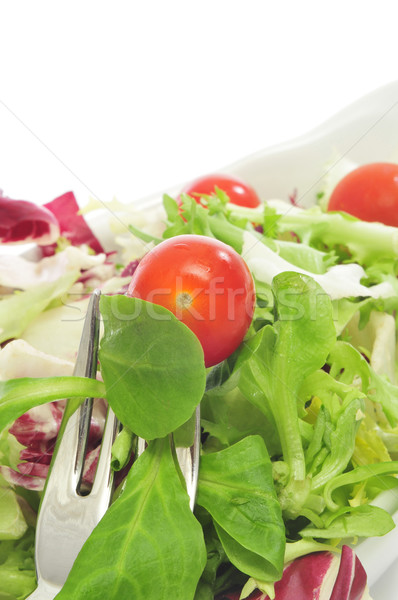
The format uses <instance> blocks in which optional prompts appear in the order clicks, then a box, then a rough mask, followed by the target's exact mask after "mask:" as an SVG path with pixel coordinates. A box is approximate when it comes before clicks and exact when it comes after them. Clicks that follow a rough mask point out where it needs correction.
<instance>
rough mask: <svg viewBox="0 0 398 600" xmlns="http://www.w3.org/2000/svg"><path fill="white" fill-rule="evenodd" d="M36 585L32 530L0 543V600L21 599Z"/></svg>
mask: <svg viewBox="0 0 398 600" xmlns="http://www.w3.org/2000/svg"><path fill="white" fill-rule="evenodd" d="M35 587H36V571H35V565H34V530H33V529H32V528H29V529H28V530H27V532H26V533H25V535H24V536H23V537H22V538H21V539H18V540H15V541H8V542H2V543H1V544H0V600H15V599H16V600H23V598H26V596H27V595H28V594H30V593H31V592H33V590H34V589H35Z"/></svg>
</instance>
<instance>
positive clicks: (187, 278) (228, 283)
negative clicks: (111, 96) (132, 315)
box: [127, 235, 255, 367]
mask: <svg viewBox="0 0 398 600" xmlns="http://www.w3.org/2000/svg"><path fill="white" fill-rule="evenodd" d="M127 295H128V296H132V297H136V298H141V299H143V300H147V301H149V302H152V303H154V304H158V305H161V306H164V307H165V308H168V309H169V310H170V311H171V312H172V313H174V315H175V316H176V317H177V318H178V319H179V320H180V321H182V322H183V323H185V325H187V326H188V327H189V328H190V329H191V330H192V331H193V332H194V333H195V335H196V336H197V337H198V339H199V341H200V343H201V345H202V348H203V351H204V358H205V365H206V367H210V366H213V365H215V364H217V363H219V362H221V361H222V360H224V359H225V358H227V357H228V356H229V355H230V354H231V353H232V352H233V351H234V350H236V348H237V347H238V346H239V344H240V343H241V342H242V340H243V338H244V335H245V333H246V332H247V330H248V328H249V326H250V323H251V320H252V316H253V310H254V301H255V292H254V284H253V279H252V276H251V274H250V271H249V269H248V267H247V265H246V263H245V262H244V260H243V259H242V258H241V256H240V255H239V254H238V253H237V252H235V250H233V249H232V248H231V247H230V246H227V245H226V244H224V243H223V242H220V241H218V240H215V239H213V238H208V237H205V236H201V235H180V236H176V237H173V238H170V239H168V240H165V241H164V242H161V243H160V244H158V245H157V246H155V248H153V249H152V250H151V251H150V252H148V254H146V255H145V256H144V258H143V259H142V260H141V262H140V263H139V265H138V267H137V269H136V270H135V272H134V274H133V277H132V280H131V282H130V285H129V288H128V291H127Z"/></svg>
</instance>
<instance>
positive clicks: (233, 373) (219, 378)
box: [0, 164, 398, 600]
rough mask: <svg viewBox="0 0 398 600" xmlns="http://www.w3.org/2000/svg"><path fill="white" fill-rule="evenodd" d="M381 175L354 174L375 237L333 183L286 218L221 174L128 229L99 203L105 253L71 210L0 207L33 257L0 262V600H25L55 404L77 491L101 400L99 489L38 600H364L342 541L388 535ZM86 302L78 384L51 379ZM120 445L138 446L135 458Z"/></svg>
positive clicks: (391, 467) (64, 203)
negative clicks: (111, 479) (101, 499)
mask: <svg viewBox="0 0 398 600" xmlns="http://www.w3.org/2000/svg"><path fill="white" fill-rule="evenodd" d="M390 167H391V165H390ZM390 167H388V168H387V167H386V166H385V165H383V164H379V165H378V166H375V165H372V167H371V168H372V169H373V172H374V170H376V171H377V177H378V179H377V190H376V191H374V192H373V195H372V196H371V197H370V198H369V199H368V200H367V202H368V203H370V205H371V206H372V208H374V204H375V203H376V204H377V205H378V206H379V207H380V211H379V213H378V214H380V215H382V218H383V221H384V222H383V223H380V222H373V221H372V219H373V213H372V214H371V215H370V216H369V215H366V214H358V215H357V216H355V215H356V208H357V207H356V205H359V206H362V204H363V202H359V201H356V202H351V204H350V198H352V197H353V192H352V188H351V187H350V186H351V185H352V181H351V180H352V174H349V175H348V176H347V177H349V179H348V180H347V179H346V180H345V181H346V183H344V180H343V181H342V182H340V183H339V185H338V186H337V188H336V194H337V192H338V194H339V196H337V195H336V194H334V195H333V194H332V195H331V197H330V194H329V193H328V192H327V191H325V194H323V195H322V196H320V197H319V198H318V199H317V200H318V202H317V204H316V206H314V207H313V208H310V209H305V210H304V209H302V208H300V207H299V206H298V203H297V201H296V198H295V197H292V198H290V200H289V199H288V200H287V201H286V200H285V201H277V200H268V201H260V199H259V198H258V197H257V194H256V192H255V191H254V190H253V189H252V188H251V187H250V186H248V185H246V184H245V183H244V182H241V181H239V180H236V179H235V178H230V177H227V176H214V177H213V176H212V177H208V178H204V179H201V180H198V181H196V182H193V183H192V184H191V185H190V186H188V187H187V188H185V189H184V190H183V191H182V192H181V194H180V195H179V196H178V197H177V198H173V197H171V196H169V195H165V196H164V198H163V205H162V206H159V207H157V208H155V209H152V210H148V211H145V212H139V211H136V210H135V209H134V208H133V207H129V206H126V205H123V204H119V203H118V202H117V201H113V202H111V203H109V206H108V209H109V219H108V216H107V217H106V218H107V220H109V223H108V224H107V231H109V230H111V231H112V236H111V238H112V241H111V243H110V242H109V240H107V239H106V238H105V237H104V238H103V239H100V238H99V237H97V236H96V235H95V234H94V233H93V230H92V229H91V228H90V227H89V225H88V221H87V220H86V217H85V215H86V214H89V213H90V212H92V211H95V210H96V208H97V206H96V203H95V202H94V201H92V202H90V203H89V204H88V205H87V206H86V207H85V208H84V209H83V210H82V211H81V210H79V207H78V206H77V203H76V200H75V198H74V195H73V194H72V193H67V194H64V195H63V196H61V197H59V198H57V199H56V200H54V201H53V202H51V203H49V204H48V205H45V206H43V207H38V206H34V205H32V204H30V203H28V202H22V201H17V200H12V199H10V198H6V197H5V196H0V214H1V215H2V217H1V219H0V222H1V223H3V224H4V225H2V227H1V228H0V237H1V241H2V243H3V244H4V245H6V244H7V245H8V244H15V243H19V242H30V243H31V244H32V247H31V253H32V252H33V255H32V254H31V255H30V256H29V255H26V256H25V255H24V256H22V255H20V256H8V255H4V256H2V257H1V259H0V285H1V292H2V300H1V302H0V338H1V339H0V341H1V343H2V349H1V351H0V378H1V381H0V389H1V399H0V431H2V433H1V436H0V493H1V505H0V540H1V541H0V599H4V600H6V599H7V600H17V599H18V600H19V599H23V598H25V597H26V596H27V595H28V594H29V593H30V592H31V591H32V590H33V589H34V588H35V571H34V529H35V519H36V515H37V511H38V507H39V502H40V495H41V492H42V490H43V488H44V483H45V478H46V476H47V473H48V469H49V464H50V462H51V456H52V450H53V448H54V443H55V440H56V437H57V433H58V430H59V427H60V423H61V419H62V414H63V410H64V407H65V400H64V399H65V398H76V399H79V398H81V397H87V396H91V397H95V398H97V400H96V404H95V408H94V411H93V416H92V422H91V430H90V440H89V448H88V452H87V456H86V463H85V471H84V475H83V485H84V486H85V488H87V489H88V490H89V488H90V485H91V484H92V482H93V477H94V475H95V466H96V461H97V460H98V455H99V451H100V442H101V435H102V430H103V426H104V416H105V411H106V401H107V402H108V403H109V404H110V405H111V407H112V408H113V410H114V412H115V413H116V415H117V417H118V418H119V420H120V421H121V423H122V428H121V431H120V433H119V435H118V437H117V439H116V442H115V445H114V450H113V462H112V464H113V467H114V469H115V471H116V472H117V478H116V479H117V486H116V489H115V494H114V500H113V502H112V504H111V506H110V508H109V510H108V511H107V513H106V514H105V516H104V518H103V519H102V521H101V522H100V523H99V525H98V526H97V527H96V528H95V530H94V531H93V533H92V535H91V536H90V537H89V539H88V540H87V542H86V544H85V545H84V547H83V549H82V551H81V553H80V554H79V556H78V558H77V560H76V562H75V565H74V566H73V568H72V571H71V572H70V575H69V577H68V580H67V582H66V584H65V586H64V588H63V590H62V591H61V592H60V593H59V594H58V596H57V598H60V599H62V598H70V597H73V598H76V599H78V598H83V597H84V598H87V599H88V600H90V599H99V598H104V597H106V598H118V599H120V598H126V599H127V598H137V599H138V598H146V599H151V598H168V599H169V598H173V599H175V600H190V599H192V600H193V599H194V600H210V599H213V598H217V599H220V600H221V599H227V600H228V599H229V600H234V599H238V598H251V599H258V600H259V599H262V600H266V599H270V600H272V599H275V600H283V599H284V600H288V599H289V598H293V594H294V597H295V598H296V597H297V598H303V599H304V598H320V599H324V600H325V599H326V598H327V599H332V600H337V599H339V600H341V599H343V598H346V599H347V600H348V599H351V600H354V598H355V599H357V598H358V599H359V598H369V594H368V590H367V585H366V574H365V572H364V569H363V567H362V565H361V563H360V562H359V560H358V559H357V558H356V556H355V552H354V551H355V544H356V543H357V542H358V540H359V539H360V538H366V537H372V536H383V535H384V534H386V533H388V532H389V531H390V530H391V529H392V528H393V527H394V522H393V519H392V517H391V514H389V512H387V511H386V510H385V509H383V508H382V507H381V506H380V505H379V503H378V498H379V496H380V494H381V493H388V492H389V493H390V494H396V493H397V484H398V479H397V478H396V474H397V473H398V460H396V459H397V458H398V456H397V455H398V387H397V385H396V383H397V381H396V375H397V373H396V358H395V353H396V310H397V304H398V283H397V264H398V263H397V255H398V231H397V229H396V223H395V221H393V219H394V218H395V215H396V207H397V204H398V190H397V188H396V183H394V182H395V177H396V173H395V171H394V168H395V169H398V167H394V168H392V169H391V168H390ZM363 171H364V172H365V177H369V169H368V170H366V168H365V169H364V168H362V172H363ZM391 173H392V174H391ZM347 181H348V183H347ZM344 185H345V186H346V188H347V190H348V191H347V192H346V194H345V193H344ZM365 187H366V185H365ZM342 188H343V190H342ZM376 192H377V193H376ZM394 194H395V196H394ZM336 198H337V199H336ZM347 198H348V199H347ZM336 202H337V205H336V204H335V203H336ZM339 202H340V203H341V204H339ZM328 207H329V208H330V207H332V208H333V211H328ZM388 207H390V209H388ZM341 210H344V211H346V212H340V211H341ZM349 212H350V213H351V214H348V213H349ZM358 217H360V218H358ZM367 218H368V220H366V219H367ZM390 219H391V221H390ZM181 248H183V253H184V257H183V258H181ZM187 248H188V250H187ZM192 249H194V251H193V250H192ZM32 258H34V260H32ZM204 274H205V275H204ZM187 281H188V283H189V286H188V283H187ZM187 286H188V287H187ZM96 287H99V288H100V289H101V291H102V297H101V305H100V310H101V315H102V319H103V336H102V340H101V347H100V355H99V362H100V365H99V368H100V375H99V377H98V379H97V380H89V379H85V378H77V377H72V371H73V362H74V359H75V356H76V352H77V347H78V343H79V339H80V334H81V329H82V323H83V319H84V314H85V310H86V308H87V302H88V297H89V294H90V292H91V291H92V290H93V289H94V288H96ZM205 301H206V303H207V304H206V303H205ZM199 403H200V405H201V426H202V450H201V462H200V472H199V484H198V493H197V498H196V506H195V510H194V513H192V512H191V510H190V508H189V499H188V496H187V494H186V491H185V489H184V485H183V483H182V478H181V473H180V470H179V467H178V463H177V461H176V458H175V453H174V445H180V446H181V445H185V446H189V445H190V444H191V443H192V440H193V433H194V421H193V419H192V415H193V414H194V411H195V408H196V406H197V405H198V404H199ZM138 436H139V437H142V438H144V439H145V440H147V444H148V446H147V449H146V450H145V452H143V454H142V455H141V456H140V457H139V458H138V459H137V460H136V459H135V457H134V455H135V444H136V442H137V437H138Z"/></svg>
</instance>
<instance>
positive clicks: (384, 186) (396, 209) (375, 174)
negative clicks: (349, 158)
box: [328, 163, 398, 227]
mask: <svg viewBox="0 0 398 600" xmlns="http://www.w3.org/2000/svg"><path fill="white" fill-rule="evenodd" d="M328 210H330V211H332V210H339V211H344V212H347V213H349V214H350V215H353V216H354V217H358V218H359V219H362V220H363V221H378V222H379V223H384V224H385V225H393V226H395V227H398V165H394V164H392V163H371V164H368V165H363V166H361V167H358V168H357V169H355V170H354V171H351V172H350V173H348V175H346V176H345V177H344V178H343V179H342V180H341V181H340V182H339V183H338V184H337V186H336V187H335V189H334V190H333V192H332V195H331V196H330V200H329V205H328Z"/></svg>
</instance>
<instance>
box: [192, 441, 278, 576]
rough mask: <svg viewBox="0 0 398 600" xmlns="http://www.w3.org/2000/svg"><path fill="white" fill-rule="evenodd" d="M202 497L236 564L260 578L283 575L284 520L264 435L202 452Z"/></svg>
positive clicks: (199, 502)
mask: <svg viewBox="0 0 398 600" xmlns="http://www.w3.org/2000/svg"><path fill="white" fill-rule="evenodd" d="M197 502H198V504H199V505H200V506H203V507H204V508H206V510H207V511H208V512H209V513H210V514H211V516H212V517H213V520H214V523H215V526H216V530H217V533H218V535H219V538H220V540H221V543H222V544H223V546H224V550H225V552H226V553H227V555H228V558H229V559H230V560H231V562H232V563H233V564H235V565H236V566H237V567H238V568H239V569H240V570H241V571H243V572H245V573H247V574H248V575H251V576H256V577H258V578H260V579H270V580H277V579H278V578H279V577H280V576H281V574H282V567H283V554H284V547H285V536H284V525H283V520H282V513H281V509H280V506H279V503H278V500H277V497H276V493H275V488H274V485H273V481H272V468H271V461H270V459H269V456H268V453H267V449H266V447H265V444H264V442H263V440H262V439H261V438H260V437H259V436H249V437H246V438H244V439H243V440H241V441H240V442H238V443H237V444H234V445H233V446H230V447H229V448H226V449H225V450H221V451H220V452H214V453H211V454H207V455H205V456H203V457H202V459H201V465H200V475H199V487H198V498H197Z"/></svg>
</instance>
